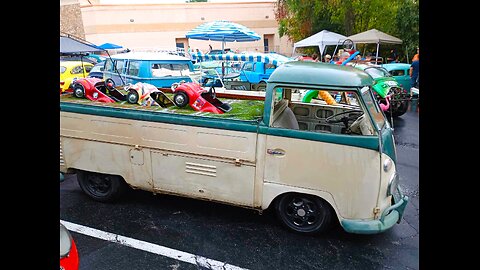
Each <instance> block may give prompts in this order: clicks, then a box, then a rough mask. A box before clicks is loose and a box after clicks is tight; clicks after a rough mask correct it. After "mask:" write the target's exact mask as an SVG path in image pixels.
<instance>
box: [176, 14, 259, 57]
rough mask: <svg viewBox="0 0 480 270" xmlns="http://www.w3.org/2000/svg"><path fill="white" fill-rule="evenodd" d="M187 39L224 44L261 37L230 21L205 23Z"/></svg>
mask: <svg viewBox="0 0 480 270" xmlns="http://www.w3.org/2000/svg"><path fill="white" fill-rule="evenodd" d="M185 36H186V37H187V38H191V39H200V40H213V41H221V42H222V50H223V45H224V43H225V42H233V41H237V42H244V41H255V40H259V39H260V36H259V35H258V34H257V33H255V32H253V31H252V30H250V29H248V28H247V27H245V26H243V25H241V24H238V23H234V22H229V21H213V22H207V23H203V24H201V25H199V26H197V27H195V28H194V29H193V30H191V31H189V32H187V34H186V35H185Z"/></svg>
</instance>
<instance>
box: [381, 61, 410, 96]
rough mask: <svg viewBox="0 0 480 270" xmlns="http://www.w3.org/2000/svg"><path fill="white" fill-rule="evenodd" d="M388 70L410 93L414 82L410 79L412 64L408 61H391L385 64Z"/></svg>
mask: <svg viewBox="0 0 480 270" xmlns="http://www.w3.org/2000/svg"><path fill="white" fill-rule="evenodd" d="M382 67H384V68H385V69H386V70H388V72H389V73H390V74H391V75H392V76H393V78H395V80H397V82H398V83H399V84H400V86H401V87H402V88H403V89H405V90H406V91H407V93H409V94H410V88H412V83H411V81H410V73H409V72H410V64H406V63H391V64H383V65H382Z"/></svg>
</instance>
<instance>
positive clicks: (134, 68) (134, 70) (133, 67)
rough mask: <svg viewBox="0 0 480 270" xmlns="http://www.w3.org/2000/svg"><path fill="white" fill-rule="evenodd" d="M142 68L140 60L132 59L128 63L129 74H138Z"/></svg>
mask: <svg viewBox="0 0 480 270" xmlns="http://www.w3.org/2000/svg"><path fill="white" fill-rule="evenodd" d="M139 70H140V62H139V61H130V64H129V65H128V72H127V74H128V75H132V76H138V72H139Z"/></svg>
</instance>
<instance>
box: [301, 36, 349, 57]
mask: <svg viewBox="0 0 480 270" xmlns="http://www.w3.org/2000/svg"><path fill="white" fill-rule="evenodd" d="M345 39H347V37H346V36H344V35H340V34H337V33H334V32H330V31H328V30H322V31H320V32H318V33H316V34H315V35H313V36H309V37H308V38H305V39H303V40H300V41H299V42H295V43H294V44H293V52H292V53H293V54H294V53H295V50H296V49H297V48H300V47H311V46H318V49H319V51H320V54H321V55H323V52H324V50H325V46H327V45H335V46H338V45H342V43H343V42H344V41H345Z"/></svg>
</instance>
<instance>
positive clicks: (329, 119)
mask: <svg viewBox="0 0 480 270" xmlns="http://www.w3.org/2000/svg"><path fill="white" fill-rule="evenodd" d="M350 113H360V114H361V115H363V111H362V110H350V111H344V112H341V113H337V114H334V115H331V116H329V117H327V118H325V121H326V122H327V123H340V122H342V123H343V124H344V125H345V127H346V128H348V121H350V120H356V119H358V118H359V117H360V116H361V115H360V116H357V115H355V116H351V115H349V116H344V117H342V118H340V119H336V118H337V117H338V116H340V115H344V114H350Z"/></svg>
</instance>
